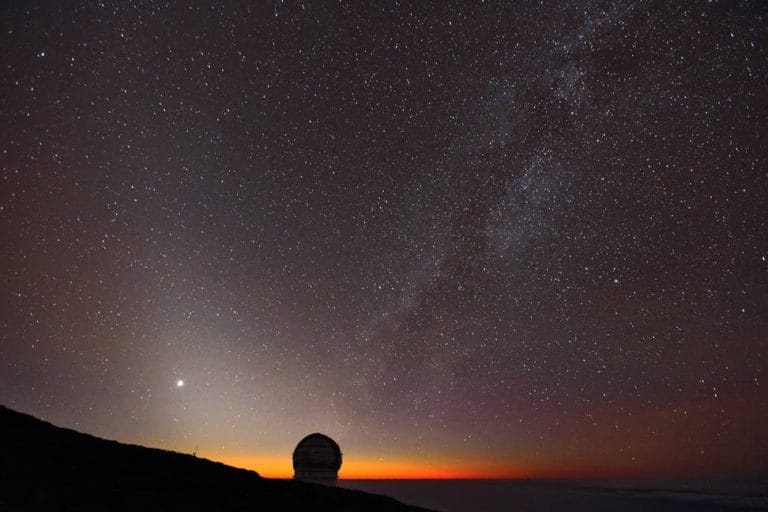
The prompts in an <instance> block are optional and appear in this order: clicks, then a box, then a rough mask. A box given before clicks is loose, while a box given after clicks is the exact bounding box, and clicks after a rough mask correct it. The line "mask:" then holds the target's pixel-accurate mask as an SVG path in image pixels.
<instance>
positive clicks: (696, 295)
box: [0, 1, 768, 477]
mask: <svg viewBox="0 0 768 512" xmlns="http://www.w3.org/2000/svg"><path fill="white" fill-rule="evenodd" d="M766 15H768V10H766V8H765V5H764V4H762V3H760V2H722V3H719V2H711V3H706V4H705V3H695V4H690V5H687V4H686V5H676V4H670V3H666V2H661V3H654V4H645V3H637V2H629V1H627V2H623V1H622V2H616V3H613V4H603V3H602V2H592V1H583V2H574V3H569V4H567V5H566V4H565V3H560V2H554V3H547V2H544V3H533V2H519V3H510V4H496V3H491V2H483V3H479V4H475V5H471V6H470V5H468V4H466V5H465V4H462V3H458V4H456V3H448V4H437V5H409V6H400V5H398V3H397V2H384V3H382V4H381V5H379V6H375V5H368V6H364V5H362V4H356V3H352V4H346V3H330V2H318V3H282V2H281V3H277V4H274V5H269V4H267V3H262V2H256V3H254V5H248V3H246V4H240V3H231V4H230V3H223V4H220V3H214V4H213V5H204V4H203V3H192V4H189V5H188V4H187V3H175V2H170V3H166V2H152V1H147V2H133V1H132V2H83V3H61V4H45V3H39V4H37V3H33V4H27V3H15V4H11V5H5V6H3V7H2V13H1V14H0V24H1V25H2V27H1V28H2V31H1V33H0V41H2V44H1V45H0V52H1V53H0V64H2V67H1V68H0V69H2V71H1V73H2V74H1V75H0V77H1V81H0V83H2V93H1V94H0V113H1V114H2V119H3V123H2V137H0V151H1V153H0V154H1V155H2V160H1V163H0V178H1V180H2V181H1V182H0V183H1V185H0V187H1V188H0V236H1V237H2V240H3V243H2V245H1V247H2V249H1V250H2V259H3V274H2V275H3V278H2V286H1V287H0V288H1V290H0V301H2V302H1V304H2V322H3V323H2V332H1V333H0V403H4V404H6V405H8V406H11V407H15V408H18V409H21V410H24V411H27V412H32V413H34V414H37V415H39V416H41V417H43V418H45V419H47V420H49V421H53V422H56V423H59V424H63V425H66V426H70V427H73V428H77V429H80V430H84V431H87V432H91V433H94V434H98V435H103V436H106V437H110V438H117V439H120V440H125V441H131V442H140V443H144V444H149V445H153V446H162V447H165V448H169V449H177V450H182V451H188V452H192V451H193V450H194V451H195V452H199V453H200V454H201V456H206V457H211V458H218V459H220V460H225V461H228V462H232V463H236V464H239V465H246V466H249V467H253V468H254V469H257V470H259V471H261V472H262V473H264V474H267V475H270V474H275V475H283V474H287V473H289V472H290V469H289V464H290V457H289V455H290V452H291V450H292V448H293V446H294V444H295V443H296V442H297V441H298V440H299V439H301V438H302V437H303V436H304V435H305V434H307V433H309V432H314V431H322V432H325V433H327V434H329V435H331V436H332V437H334V438H336V439H337V440H338V441H339V443H340V444H341V446H342V449H344V451H345V468H346V470H347V475H348V476H350V475H351V476H354V475H373V476H395V477H397V476H403V475H410V474H413V475H422V476H424V475H426V476H435V475H436V476H440V475H444V474H451V475H453V476H478V475H480V476H565V475H570V476H595V475H601V476H635V475H670V476H701V475H706V476H754V475H757V474H763V475H766V474H768V469H767V468H766V466H765V461H766V460H768V444H767V443H766V440H765V436H764V434H763V433H764V431H765V430H766V429H768V413H766V411H768V393H766V391H765V379H766V369H767V366H766V363H767V361H766V358H767V357H768V356H767V355H766V333H768V311H767V307H766V306H768V300H767V299H766V297H768V279H767V278H768V262H767V261H766V258H767V257H768V243H767V242H766V240H767V238H766V233H768V230H767V229H766V228H767V226H766V219H767V218H768V207H767V206H766V205H767V204H768V201H766V198H768V174H767V171H766V169H768V167H766V165H767V164H768V150H767V149H766V147H767V146H766V136H767V135H768V96H766V93H765V84H766V83H768V52H767V50H766V48H767V45H768V29H766V26H768V25H767V22H768V20H767V19H766ZM344 471H345V469H342V475H344ZM440 471H444V473H441V472H440ZM445 472H447V473H445Z"/></svg>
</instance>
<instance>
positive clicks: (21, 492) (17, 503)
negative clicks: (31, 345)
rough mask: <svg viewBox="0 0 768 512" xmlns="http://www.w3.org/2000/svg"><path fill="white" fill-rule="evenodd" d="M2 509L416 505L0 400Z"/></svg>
mask: <svg viewBox="0 0 768 512" xmlns="http://www.w3.org/2000/svg"><path fill="white" fill-rule="evenodd" d="M0 439H2V440H3V444H4V449H3V453H2V454H1V455H0V510H3V511H13V510H25V511H27V510H46V511H48V510H78V511H81V510H94V511H95V510H99V511H103V510H125V511H129V510H130V511H139V512H142V511H146V510H184V511H187V512H193V511H199V510H222V511H225V510H249V511H259V510H328V511H330V510H333V511H344V510H349V511H352V510H366V511H368V510H370V511H392V512H396V511H403V512H405V511H418V510H423V509H418V508H415V507H409V506H407V505H403V504H401V503H399V502H397V501H395V500H393V499H390V498H387V497H383V496H377V495H373V494H367V493H364V492H360V491H351V490H347V489H340V488H333V487H324V486H320V485H313V484H307V483H302V482H294V481H285V480H272V479H267V478H262V477H260V476H259V475H258V473H256V472H254V471H247V470H243V469H238V468H233V467H230V466H226V465H224V464H221V463H218V462H212V461H209V460H206V459H200V458H197V457H194V456H192V455H184V454H180V453H175V452H170V451H164V450H157V449H152V448H144V447H141V446H135V445H127V444H122V443H118V442H116V441H108V440H104V439H99V438H97V437H93V436H90V435H87V434H82V433H79V432H75V431H73V430H68V429H63V428H59V427H56V426H53V425H51V424H50V423H46V422H44V421H40V420H38V419H36V418H34V417H32V416H29V415H26V414H22V413H19V412H16V411H13V410H11V409H8V408H5V407H2V406H0Z"/></svg>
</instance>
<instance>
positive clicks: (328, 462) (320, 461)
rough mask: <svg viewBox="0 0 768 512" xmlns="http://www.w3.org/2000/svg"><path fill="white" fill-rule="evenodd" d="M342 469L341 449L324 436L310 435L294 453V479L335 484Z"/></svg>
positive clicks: (300, 442) (300, 443)
mask: <svg viewBox="0 0 768 512" xmlns="http://www.w3.org/2000/svg"><path fill="white" fill-rule="evenodd" d="M339 468H341V449H340V448H339V445H338V444H336V441H334V440H333V439H331V438H330V437H328V436H325V435H323V434H310V435H308V436H307V437H305V438H304V439H302V440H301V441H299V444H298V445H296V449H295V450H294V451H293V471H294V478H296V479H298V480H311V481H321V482H325V483H330V482H335V481H336V479H337V478H338V475H339Z"/></svg>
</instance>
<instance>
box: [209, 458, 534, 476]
mask: <svg viewBox="0 0 768 512" xmlns="http://www.w3.org/2000/svg"><path fill="white" fill-rule="evenodd" d="M213 459H214V460H217V461H219V462H222V463H224V464H227V465H230V466H235V467H239V468H244V469H250V470H253V471H256V472H258V473H259V474H260V475H261V476H264V477H268V478H293V465H292V463H291V459H290V457H285V456H280V457H278V456H259V455H230V454H222V455H220V456H216V457H213ZM527 476H528V475H527V474H526V473H525V472H524V471H522V470H521V469H519V468H517V469H515V468H510V467H507V466H504V467H502V466H494V465H490V464H488V463H487V462H481V461H471V462H464V463H457V461H455V460H442V461H427V462H425V461H420V460H408V459H392V460H380V459H376V458H366V459H360V458H358V459H354V460H345V461H344V463H343V465H342V467H341V471H339V479H342V480H384V479H397V480H422V479H423V480H439V479H507V478H526V477H527Z"/></svg>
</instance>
